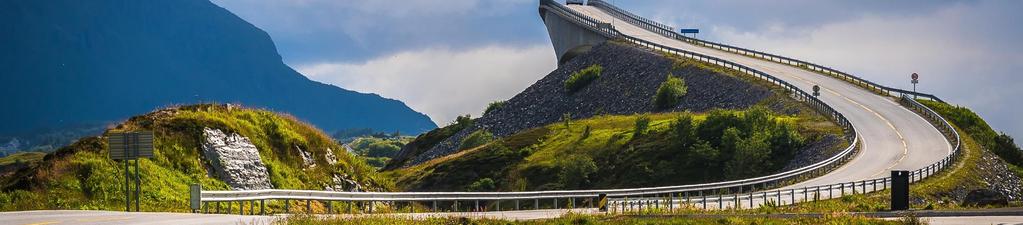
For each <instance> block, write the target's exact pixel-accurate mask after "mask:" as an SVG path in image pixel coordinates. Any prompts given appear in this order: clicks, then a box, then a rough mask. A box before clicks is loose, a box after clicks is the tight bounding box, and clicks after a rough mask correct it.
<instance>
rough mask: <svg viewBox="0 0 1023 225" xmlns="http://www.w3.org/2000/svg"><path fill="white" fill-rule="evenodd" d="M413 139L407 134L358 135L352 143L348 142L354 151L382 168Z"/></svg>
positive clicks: (374, 165)
mask: <svg viewBox="0 0 1023 225" xmlns="http://www.w3.org/2000/svg"><path fill="white" fill-rule="evenodd" d="M412 139H413V138H412V137H407V136H399V137H396V138H380V137H373V136H367V137H358V138H355V140H353V141H352V142H351V143H348V147H349V148H351V149H352V153H355V155H357V156H358V157H359V158H360V159H362V160H365V161H366V163H368V164H369V165H370V166H373V167H375V168H381V167H384V166H385V165H386V164H387V161H389V160H391V158H393V157H394V156H395V155H397V154H398V152H399V151H401V147H402V146H405V144H408V143H409V142H410V141H412Z"/></svg>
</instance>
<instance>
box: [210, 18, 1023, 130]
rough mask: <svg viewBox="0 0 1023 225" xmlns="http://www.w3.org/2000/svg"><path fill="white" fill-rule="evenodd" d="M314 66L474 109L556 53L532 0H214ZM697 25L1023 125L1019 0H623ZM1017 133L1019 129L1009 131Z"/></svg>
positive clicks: (302, 66) (414, 98)
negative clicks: (915, 83) (914, 82)
mask: <svg viewBox="0 0 1023 225" xmlns="http://www.w3.org/2000/svg"><path fill="white" fill-rule="evenodd" d="M213 1H214V3H217V4H218V5H220V6H222V7H224V8H226V9H228V10H230V11H231V12H234V13H235V14H237V15H239V16H241V17H242V18H244V19H246V20H248V21H249V22H251V23H253V24H254V25H256V26H257V27H260V28H262V29H263V30H266V31H267V32H268V33H269V34H270V36H271V37H272V38H273V39H274V42H275V43H276V44H277V48H278V50H279V51H280V53H281V55H282V56H283V58H284V61H285V62H286V63H287V64H289V65H291V66H292V67H294V68H295V69H297V70H299V71H300V72H302V73H303V74H305V75H306V76H308V77H309V78H310V79H313V80H317V81H321V82H325V83H329V84H334V85H337V86H340V87H343V88H346V89H351V90H356V91H360V92H372V93H378V94H380V95H382V96H384V97H388V98H394V99H399V100H402V101H404V102H405V103H406V104H408V105H409V106H411V107H412V108H413V109H415V110H417V111H420V112H423V113H426V114H427V115H429V116H430V117H431V118H432V119H433V120H434V121H435V122H437V123H438V124H441V125H443V124H447V123H448V122H449V121H451V120H453V119H454V117H455V116H457V115H463V114H472V115H474V116H478V115H479V114H480V113H481V112H482V110H483V108H484V107H485V106H486V104H487V103H488V102H492V101H495V100H501V99H507V98H510V97H512V96H513V95H515V94H516V93H518V92H519V91H521V90H522V89H524V88H525V87H527V86H529V85H530V84H532V83H533V82H535V81H536V80H537V79H539V78H541V77H542V76H544V75H546V74H547V73H548V72H550V71H551V70H553V69H554V68H555V67H556V61H555V56H554V52H553V48H552V47H551V44H550V40H549V39H548V37H547V31H546V28H545V27H544V26H543V23H542V21H541V20H540V17H539V15H538V13H537V4H538V3H537V0H445V1H435V0H403V1H379V0H346V1H336V0H213ZM615 4H617V5H619V6H621V7H622V8H625V9H627V10H630V11H632V12H634V13H636V14H639V15H643V16H646V17H648V18H651V19H654V20H657V21H661V22H663V23H666V24H669V25H673V26H676V27H687V28H699V29H701V32H702V33H701V34H700V37H701V38H705V39H709V40H712V41H718V42H724V43H731V44H734V45H737V46H743V47H747V48H751V49H760V50H765V51H768V52H774V53H780V54H782V55H787V56H791V57H795V58H801V59H807V60H809V61H812V62H817V63H820V64H824V65H829V66H831V67H833V68H837V69H840V70H843V71H846V72H850V73H852V74H856V75H859V76H861V77H864V78H866V79H868V80H872V81H875V82H878V83H881V84H885V85H889V86H893V87H900V88H906V89H909V88H911V85H910V83H909V74H911V73H914V72H915V73H919V74H921V83H920V86H919V90H921V91H922V92H928V93H934V94H937V95H938V96H939V97H941V98H943V99H945V100H946V101H949V102H951V103H954V104H960V105H965V106H968V107H970V108H972V109H974V110H975V111H978V112H979V113H980V114H981V116H983V117H984V118H985V119H987V121H988V122H989V123H991V125H992V126H993V127H995V129H997V130H1001V131H1005V132H1006V133H1009V134H1012V135H1013V136H1016V137H1023V119H1019V118H1017V117H1016V116H1017V114H1019V112H1020V109H1023V104H1021V103H1023V100H1019V97H1020V96H1023V77H1020V75H1018V74H1016V73H1015V72H1016V71H1023V43H1020V40H1023V25H1020V24H1019V23H1020V21H1023V14H1020V13H1018V12H1016V11H1018V10H1019V9H1023V1H931V0H927V1H924V0H915V1H914V0H909V1H881V0H877V1H827V0H790V1H759V0H713V1H677V0H634V1H624V0H617V1H615ZM1019 142H1020V141H1019V140H1017V143H1019Z"/></svg>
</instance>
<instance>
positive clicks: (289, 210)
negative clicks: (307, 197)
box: [284, 199, 291, 213]
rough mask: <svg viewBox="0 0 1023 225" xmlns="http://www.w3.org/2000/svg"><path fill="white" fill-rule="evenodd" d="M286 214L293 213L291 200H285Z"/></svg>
mask: <svg viewBox="0 0 1023 225" xmlns="http://www.w3.org/2000/svg"><path fill="white" fill-rule="evenodd" d="M284 213H291V199H284Z"/></svg>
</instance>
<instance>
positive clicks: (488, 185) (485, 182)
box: [465, 178, 497, 191]
mask: <svg viewBox="0 0 1023 225" xmlns="http://www.w3.org/2000/svg"><path fill="white" fill-rule="evenodd" d="M465 189H466V191H494V190H497V184H495V183H494V179H490V178H483V179H479V180H477V181H476V182H472V184H469V187H467V188H465Z"/></svg>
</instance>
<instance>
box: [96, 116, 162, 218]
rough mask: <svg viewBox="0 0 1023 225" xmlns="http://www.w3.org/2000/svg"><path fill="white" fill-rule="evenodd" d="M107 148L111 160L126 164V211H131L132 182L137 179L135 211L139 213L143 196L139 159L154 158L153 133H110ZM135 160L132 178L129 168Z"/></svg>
mask: <svg viewBox="0 0 1023 225" xmlns="http://www.w3.org/2000/svg"><path fill="white" fill-rule="evenodd" d="M106 137H107V146H108V149H109V150H110V159H113V160H120V161H121V162H122V163H124V211H125V212H130V211H131V199H132V197H131V194H132V191H131V180H132V179H133V178H134V179H135V192H134V194H135V211H136V212H138V211H139V202H141V199H142V198H141V195H142V176H141V174H140V173H139V158H140V157H145V158H152V157H153V132H152V131H140V132H110V133H107V135H106ZM131 160H134V161H135V162H134V164H135V174H134V176H132V174H131V172H130V170H129V166H130V165H131V162H129V161H131Z"/></svg>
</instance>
